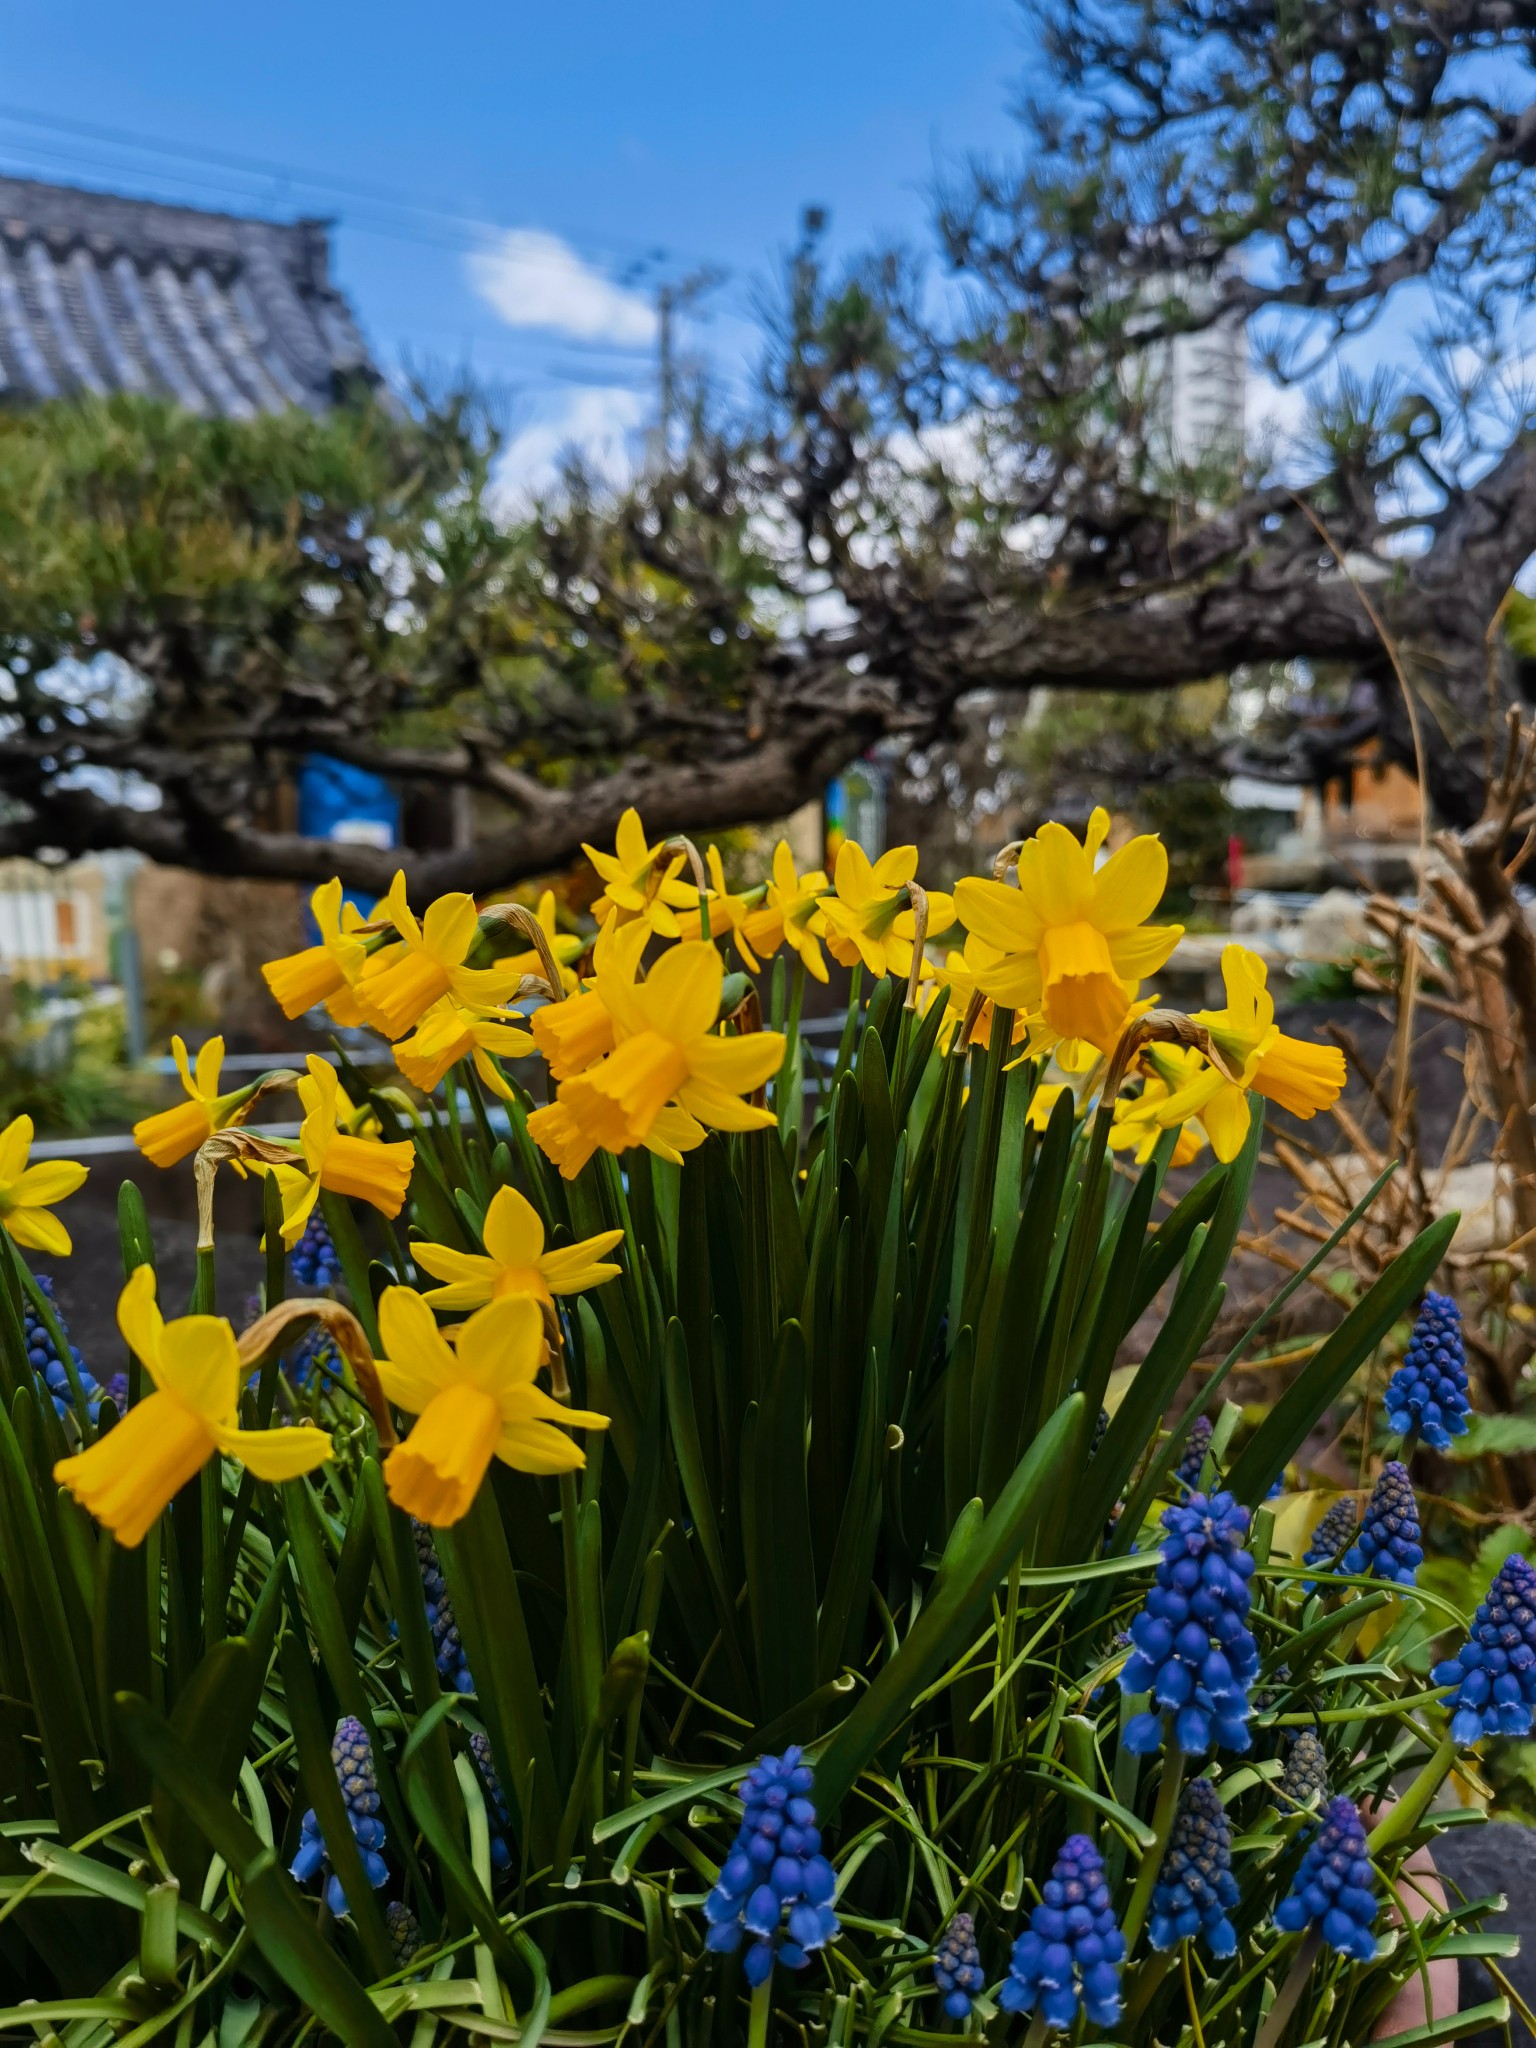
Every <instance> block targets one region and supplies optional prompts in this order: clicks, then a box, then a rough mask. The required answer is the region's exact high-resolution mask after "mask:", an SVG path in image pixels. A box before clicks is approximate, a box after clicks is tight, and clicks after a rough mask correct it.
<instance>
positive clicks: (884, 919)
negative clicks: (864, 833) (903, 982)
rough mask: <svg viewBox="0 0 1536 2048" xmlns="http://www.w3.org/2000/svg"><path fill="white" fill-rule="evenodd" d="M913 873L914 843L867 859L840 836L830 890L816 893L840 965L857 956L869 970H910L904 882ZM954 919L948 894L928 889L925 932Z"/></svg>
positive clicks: (933, 933) (911, 921)
mask: <svg viewBox="0 0 1536 2048" xmlns="http://www.w3.org/2000/svg"><path fill="white" fill-rule="evenodd" d="M916 878H917V848H916V847H915V846H893V847H891V848H890V850H889V851H888V852H886V853H882V854H881V856H880V858H879V859H878V860H877V861H873V862H872V861H871V860H870V858H869V855H868V854H867V853H866V852H865V851H864V849H863V847H862V846H860V845H859V844H858V842H857V841H856V840H853V839H845V840H844V842H843V844H842V845H841V846H840V847H839V848H838V852H837V866H836V869H835V870H834V872H833V892H834V893H833V894H832V895H830V896H823V897H822V899H821V913H822V916H823V918H824V919H825V921H826V927H827V951H828V952H829V953H830V954H831V955H832V958H833V959H834V960H836V961H839V962H840V963H841V964H842V965H843V966H844V967H856V966H858V964H859V963H860V961H862V962H863V964H864V965H865V966H866V967H867V968H868V969H869V971H870V973H871V974H910V973H911V971H912V946H913V942H914V940H915V939H916V936H917V921H916V914H915V912H914V911H913V909H912V899H911V897H910V895H909V894H908V892H907V884H908V883H909V882H912V881H915V880H916ZM954 921H955V904H954V899H953V898H952V897H949V896H946V895H943V894H942V893H941V892H940V891H939V890H936V889H930V890H929V891H928V934H927V935H928V937H929V938H930V939H936V938H937V937H938V935H939V933H940V932H946V931H948V930H949V927H950V926H951V925H952V924H953V923H954Z"/></svg>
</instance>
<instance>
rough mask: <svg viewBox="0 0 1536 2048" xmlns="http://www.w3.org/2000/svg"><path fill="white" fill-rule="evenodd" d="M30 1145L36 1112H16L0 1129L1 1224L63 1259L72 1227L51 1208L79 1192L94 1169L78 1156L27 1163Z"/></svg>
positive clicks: (18, 1238)
mask: <svg viewBox="0 0 1536 2048" xmlns="http://www.w3.org/2000/svg"><path fill="white" fill-rule="evenodd" d="M31 1149H32V1119H31V1117H29V1116H18V1117H13V1118H12V1120H11V1122H10V1123H8V1124H7V1125H6V1127H5V1129H4V1130H3V1131H0V1224H4V1226H5V1228H6V1230H7V1231H9V1233H10V1235H11V1236H12V1238H14V1240H15V1241H16V1243H17V1244H19V1245H25V1246H26V1248H27V1249H28V1250H29V1251H34V1252H52V1253H53V1254H54V1256H55V1257H57V1258H63V1257H65V1256H66V1255H67V1254H68V1253H69V1251H70V1249H71V1245H70V1236H69V1232H68V1231H67V1230H66V1229H65V1228H64V1226H63V1224H62V1223H61V1222H60V1221H59V1219H58V1217H57V1216H51V1215H50V1214H49V1213H48V1212H49V1210H50V1209H52V1207H53V1205H54V1203H55V1202H62V1201H63V1199H64V1197H65V1196H66V1195H72V1194H73V1193H74V1192H75V1189H76V1188H77V1187H79V1186H80V1184H81V1182H82V1181H83V1180H84V1179H85V1177H86V1174H87V1173H88V1172H89V1171H90V1169H89V1167H85V1166H82V1165H81V1164H80V1163H79V1161H78V1160H75V1159H40V1160H39V1161H38V1162H37V1164H36V1166H28V1164H27V1154H28V1153H29V1152H30V1151H31Z"/></svg>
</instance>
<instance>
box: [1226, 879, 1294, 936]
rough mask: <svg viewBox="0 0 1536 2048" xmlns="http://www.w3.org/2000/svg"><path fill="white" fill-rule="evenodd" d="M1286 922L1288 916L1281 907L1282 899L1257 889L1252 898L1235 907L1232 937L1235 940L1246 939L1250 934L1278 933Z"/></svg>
mask: <svg viewBox="0 0 1536 2048" xmlns="http://www.w3.org/2000/svg"><path fill="white" fill-rule="evenodd" d="M1285 922H1286V915H1285V912H1284V910H1282V908H1281V907H1280V899H1279V898H1278V897H1277V896H1271V895H1269V894H1268V893H1267V892H1266V891H1265V890H1263V889H1256V890H1255V891H1254V893H1253V894H1252V895H1251V896H1249V897H1247V898H1245V899H1244V901H1243V902H1241V903H1239V904H1237V905H1235V906H1234V908H1233V911H1232V936H1233V938H1234V939H1245V938H1247V937H1248V935H1249V933H1250V932H1274V931H1278V930H1279V929H1280V927H1281V925H1283V924H1284V923H1285Z"/></svg>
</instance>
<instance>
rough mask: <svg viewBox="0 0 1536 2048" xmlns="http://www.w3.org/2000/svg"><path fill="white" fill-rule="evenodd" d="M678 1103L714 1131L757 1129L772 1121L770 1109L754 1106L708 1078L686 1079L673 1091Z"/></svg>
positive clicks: (761, 1128) (763, 1128) (764, 1127)
mask: <svg viewBox="0 0 1536 2048" xmlns="http://www.w3.org/2000/svg"><path fill="white" fill-rule="evenodd" d="M677 1100H678V1103H679V1104H680V1106H681V1107H682V1108H684V1109H686V1110H687V1112H688V1114H689V1115H690V1116H694V1117H697V1118H698V1120H699V1122H700V1123H702V1124H708V1125H709V1126H710V1127H711V1128H712V1129H714V1130H717V1131H761V1130H765V1129H766V1128H767V1127H768V1125H769V1124H771V1123H772V1122H773V1121H774V1115H773V1111H772V1110H771V1109H754V1108H753V1107H752V1105H751V1104H750V1103H747V1102H743V1101H742V1099H741V1097H740V1096H739V1095H732V1094H730V1093H729V1092H728V1090H726V1089H724V1088H717V1087H716V1086H715V1085H714V1084H713V1082H710V1081H689V1082H687V1083H686V1084H685V1085H684V1086H683V1087H681V1088H679V1089H678V1091H677Z"/></svg>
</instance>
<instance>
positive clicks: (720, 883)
mask: <svg viewBox="0 0 1536 2048" xmlns="http://www.w3.org/2000/svg"><path fill="white" fill-rule="evenodd" d="M704 859H705V862H706V864H707V866H708V869H709V887H708V888H707V889H706V890H705V891H704V901H705V903H707V905H708V906H709V936H710V938H711V939H712V940H713V941H714V942H715V943H716V944H723V943H724V942H725V940H726V939H732V940H734V941H735V944H736V950H737V951H738V952H739V953H740V955H741V957H742V959H743V960H745V962H746V963H747V966H748V967H749V968H750V969H751V971H752V972H753V973H754V974H756V972H757V969H758V961H757V956H756V955H755V954H754V952H753V950H752V942H751V940H750V939H749V938H748V936H747V929H746V928H747V926H748V924H749V923H750V921H751V917H752V905H751V903H750V902H749V901H748V899H747V898H746V897H745V896H734V895H732V893H731V891H730V890H729V889H727V888H726V886H725V867H724V864H723V863H722V861H721V859H720V849H719V847H718V846H711V847H709V848H708V849H707V850H706V852H705V855H704ZM664 894H665V896H666V899H667V901H668V903H670V904H671V906H672V908H673V909H674V910H675V911H676V912H677V936H678V937H679V938H680V939H698V938H702V937H703V935H704V919H703V914H702V912H701V910H700V908H699V891H698V889H697V888H696V886H695V885H694V884H693V883H692V882H684V881H681V880H679V881H675V882H668V883H667V885H666V888H665V890H664Z"/></svg>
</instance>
